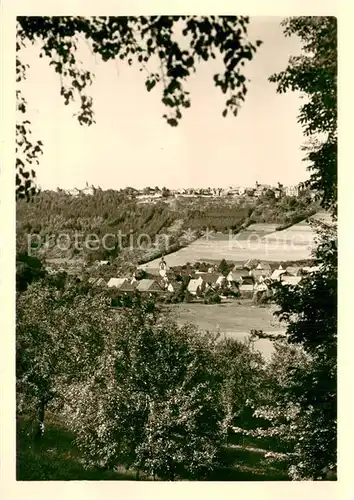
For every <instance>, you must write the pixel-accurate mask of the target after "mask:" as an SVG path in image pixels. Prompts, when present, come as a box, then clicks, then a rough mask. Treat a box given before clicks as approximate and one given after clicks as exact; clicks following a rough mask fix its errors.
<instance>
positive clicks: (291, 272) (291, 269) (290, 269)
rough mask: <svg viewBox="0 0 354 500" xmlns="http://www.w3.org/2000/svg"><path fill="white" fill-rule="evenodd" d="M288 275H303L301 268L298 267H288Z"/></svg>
mask: <svg viewBox="0 0 354 500" xmlns="http://www.w3.org/2000/svg"><path fill="white" fill-rule="evenodd" d="M286 274H288V275H289V276H299V275H300V274H301V268H300V267H298V266H288V267H287V268H286Z"/></svg>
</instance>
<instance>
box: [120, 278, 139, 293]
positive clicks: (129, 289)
mask: <svg viewBox="0 0 354 500" xmlns="http://www.w3.org/2000/svg"><path fill="white" fill-rule="evenodd" d="M135 289H136V288H135V285H134V284H133V283H129V281H125V283H123V284H122V285H121V286H120V287H119V292H121V293H123V294H124V295H132V294H133V293H135Z"/></svg>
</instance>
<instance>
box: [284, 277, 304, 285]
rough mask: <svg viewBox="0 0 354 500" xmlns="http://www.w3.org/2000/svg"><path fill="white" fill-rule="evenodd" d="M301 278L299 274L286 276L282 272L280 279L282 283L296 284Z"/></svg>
mask: <svg viewBox="0 0 354 500" xmlns="http://www.w3.org/2000/svg"><path fill="white" fill-rule="evenodd" d="M301 278H302V277H301V276H290V275H289V276H288V275H287V274H283V275H282V277H281V280H280V281H281V283H282V284H283V285H292V286H296V285H298V284H299V283H300V281H301Z"/></svg>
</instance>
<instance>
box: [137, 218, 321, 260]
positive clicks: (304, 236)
mask: <svg viewBox="0 0 354 500" xmlns="http://www.w3.org/2000/svg"><path fill="white" fill-rule="evenodd" d="M276 227H277V225H276V224H253V225H251V226H249V227H248V228H247V229H244V230H242V231H240V232H239V233H238V234H235V235H234V234H232V233H230V234H222V233H216V234H215V233H212V234H207V235H205V236H203V237H201V238H199V239H197V240H195V241H194V242H193V243H191V244H190V245H188V246H186V247H184V248H181V249H180V250H178V251H177V252H175V253H171V254H169V255H167V256H166V262H167V264H168V265H169V266H181V265H184V264H186V263H187V262H190V263H195V262H197V261H205V262H210V261H216V260H218V261H220V260H221V259H226V260H227V261H229V262H235V263H236V262H240V261H241V262H242V261H243V262H244V261H246V260H247V259H249V258H253V259H261V260H266V261H273V262H279V261H287V260H289V261H290V260H291V261H296V260H306V259H310V258H311V250H312V248H313V246H314V239H315V232H314V230H313V229H312V228H311V226H310V225H309V224H308V223H307V222H301V223H299V224H295V225H294V226H292V227H290V228H288V229H285V230H283V231H276V230H275V228H276ZM158 262H159V259H154V260H152V261H150V262H148V263H147V264H143V265H141V266H140V267H142V268H148V267H157V265H158Z"/></svg>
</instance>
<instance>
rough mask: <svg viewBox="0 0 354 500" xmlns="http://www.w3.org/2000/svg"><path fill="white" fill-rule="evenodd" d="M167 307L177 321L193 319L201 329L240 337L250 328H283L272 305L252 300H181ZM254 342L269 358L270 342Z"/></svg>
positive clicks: (279, 329) (278, 330)
mask: <svg viewBox="0 0 354 500" xmlns="http://www.w3.org/2000/svg"><path fill="white" fill-rule="evenodd" d="M170 309H171V311H172V314H173V315H174V316H175V319H176V320H177V322H178V323H179V324H184V323H193V324H195V325H197V326H199V327H200V328H202V329H204V330H209V331H213V332H216V331H219V332H220V333H221V334H225V335H226V336H228V337H232V338H236V339H240V340H242V339H245V338H246V337H248V335H249V333H250V331H251V330H253V329H255V330H263V331H264V332H267V333H268V332H269V333H282V332H284V325H281V324H280V323H279V322H278V321H277V319H276V318H275V317H274V316H273V314H272V313H273V311H274V308H269V307H259V306H254V305H253V304H252V302H251V301H238V300H230V301H225V302H222V303H221V304H213V305H209V304H200V303H191V304H186V303H182V304H176V305H173V306H171V308H170ZM255 346H256V348H257V349H258V350H259V351H260V352H261V353H262V354H263V355H264V357H265V358H266V359H269V357H270V356H271V354H272V352H273V345H272V342H270V341H269V340H266V339H260V340H257V341H256V344H255Z"/></svg>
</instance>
